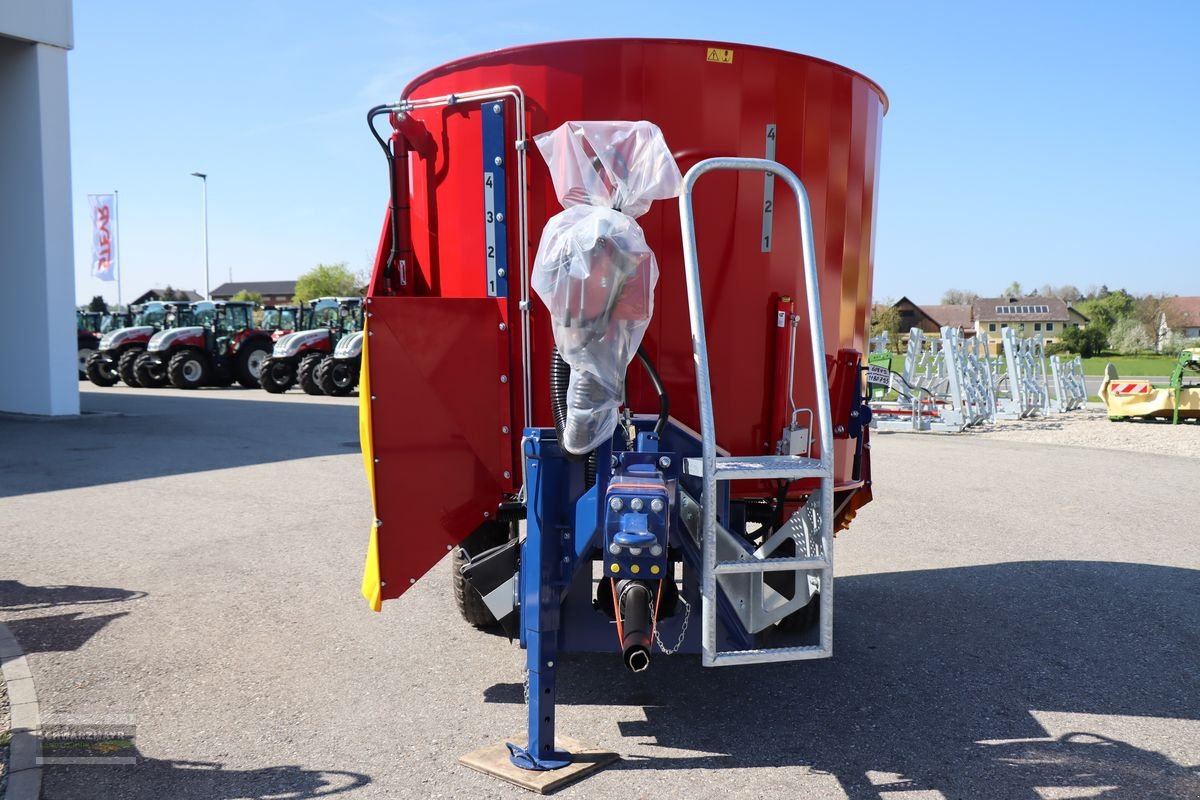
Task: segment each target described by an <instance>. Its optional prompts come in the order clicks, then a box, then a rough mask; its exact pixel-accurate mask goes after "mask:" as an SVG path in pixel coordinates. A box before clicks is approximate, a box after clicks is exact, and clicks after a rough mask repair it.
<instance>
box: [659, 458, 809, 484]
mask: <svg viewBox="0 0 1200 800" xmlns="http://www.w3.org/2000/svg"><path fill="white" fill-rule="evenodd" d="M683 470H684V472H686V473H687V474H688V475H694V476H696V477H703V475H704V459H702V458H685V459H684V460H683ZM830 475H831V473H830V471H829V470H827V469H826V468H825V467H823V466H821V461H820V459H816V458H803V457H801V456H722V457H719V458H717V474H716V479H717V480H719V481H737V480H743V481H752V480H765V479H768V478H792V479H796V478H827V477H829V476H830Z"/></svg>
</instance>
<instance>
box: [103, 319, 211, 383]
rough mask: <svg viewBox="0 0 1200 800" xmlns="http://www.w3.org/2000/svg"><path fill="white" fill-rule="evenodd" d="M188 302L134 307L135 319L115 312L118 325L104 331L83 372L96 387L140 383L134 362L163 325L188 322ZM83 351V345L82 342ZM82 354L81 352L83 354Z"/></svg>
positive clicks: (168, 325) (169, 325)
mask: <svg viewBox="0 0 1200 800" xmlns="http://www.w3.org/2000/svg"><path fill="white" fill-rule="evenodd" d="M188 305H189V304H188V303H157V302H155V303H146V304H145V305H143V306H141V307H137V308H135V309H134V313H133V318H132V319H129V318H128V317H122V316H121V315H114V320H116V322H115V323H114V324H116V325H122V324H124V325H125V327H113V328H111V329H109V330H105V331H103V335H102V336H101V337H100V341H99V342H98V343H97V345H96V351H95V352H93V353H91V354H89V355H88V358H87V363H86V364H85V365H84V371H85V372H86V373H87V378H88V380H90V381H91V382H92V383H94V384H96V385H97V386H112V385H114V384H115V383H116V382H117V381H118V380H122V381H125V383H126V384H128V385H129V386H138V385H139V384H138V382H137V378H136V376H135V375H134V370H133V364H134V361H135V360H136V359H137V357H138V356H139V355H141V353H142V351H143V350H145V349H146V343H147V342H148V341H150V337H151V336H153V335H154V333H155V332H156V331H158V330H161V329H162V328H164V327H171V326H173V325H176V324H186V321H187V319H188V316H187V315H188V313H189V312H188ZM80 348H81V350H82V344H81V345H80ZM81 355H82V353H81Z"/></svg>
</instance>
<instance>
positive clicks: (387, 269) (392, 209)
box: [367, 105, 400, 282]
mask: <svg viewBox="0 0 1200 800" xmlns="http://www.w3.org/2000/svg"><path fill="white" fill-rule="evenodd" d="M391 111H392V109H391V107H390V106H386V105H382V106H375V107H374V108H372V109H371V110H370V111H368V112H367V127H369V128H370V129H371V135H372V136H374V137H375V141H377V142H379V146H380V147H381V148H382V149H383V155H384V157H385V158H386V159H387V165H388V204H389V205H388V211H389V213H388V221H389V222H390V227H391V233H392V250H391V252H390V253H389V254H388V260H387V263H386V264H384V265H383V279H384V281H385V282H390V281H391V279H392V265H393V264H394V263H396V256H397V254H398V253H399V252H400V218H399V216H398V215H397V213H396V206H397V202H396V200H397V198H396V163H395V158H394V156H393V154H392V148H390V147H388V143H387V142H386V141H384V138H383V137H382V136H380V135H379V131H377V130H376V129H375V117H377V116H379V115H380V114H390V113H391Z"/></svg>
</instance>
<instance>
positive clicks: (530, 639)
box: [509, 416, 749, 770]
mask: <svg viewBox="0 0 1200 800" xmlns="http://www.w3.org/2000/svg"><path fill="white" fill-rule="evenodd" d="M633 422H634V425H635V427H636V430H637V436H636V444H635V446H634V449H632V450H630V449H624V447H623V445H622V440H623V437H622V436H621V435H620V433H618V435H617V436H616V437H614V442H613V443H606V444H604V445H602V446H601V447H599V448H597V450H596V464H597V469H596V475H595V483H594V484H593V485H592V486H590V487H589V486H588V485H587V479H586V474H585V473H586V462H585V460H584V459H582V458H579V457H577V456H572V455H568V454H567V453H564V452H563V450H562V448H561V447H560V445H559V442H558V437H557V434H556V432H555V430H554V429H553V428H527V429H525V432H524V436H523V438H522V445H521V451H522V459H523V461H524V466H525V489H526V496H525V507H526V519H525V539H524V540H523V541H522V543H521V551H520V552H521V557H520V572H519V576H518V597H519V601H520V643H521V646H522V647H523V648H525V651H526V659H525V663H526V668H527V670H528V679H529V697H528V734H529V738H528V743H527V744H526V746H525V747H524V748H522V747H519V746H517V745H514V744H509V750H510V753H511V760H512V763H513V764H515V765H516V766H518V767H522V768H524V769H530V770H546V769H557V768H559V767H562V766H565V765H567V764H568V763H570V755H569V754H568V753H566V752H564V751H561V750H558V749H557V748H556V747H555V727H554V721H555V712H554V709H555V704H556V701H557V691H558V685H557V675H556V673H557V669H558V659H559V655H560V653H563V652H614V653H618V654H619V653H620V649H621V648H620V641H619V639H618V636H617V631H616V625H615V623H614V622H613V621H612V620H611V619H609V618H608V617H607V616H606V615H605V614H603V613H601V612H600V611H598V610H597V609H596V608H595V607H594V606H593V598H594V596H595V583H594V581H595V579H594V578H593V575H592V564H593V562H596V561H598V562H600V563H603V553H602V552H601V550H600V548H602V547H603V544H604V542H603V527H604V512H605V509H606V505H605V496H606V494H607V492H608V488H609V483H610V481H611V479H612V475H613V474H614V472H615V471H619V470H624V469H627V468H629V467H631V466H633V465H635V464H641V465H647V464H650V465H654V467H655V469H656V470H657V472H658V474H659V476H660V477H661V478H662V479H663V480H665V481H666V482H667V486H668V487H669V492H670V493H671V495H672V497H671V500H672V502H671V504H670V551H671V552H673V553H674V558H673V561H676V562H678V561H682V562H683V563H684V569H683V575H682V589H681V593H680V594H681V597H683V598H684V600H685V601H686V602H688V603H690V604H692V605H693V606H695V607H697V608H698V606H699V602H700V585H699V564H700V557H699V550H698V548H697V547H696V545H695V544H694V543H693V542H692V541H691V540H690V537H689V536H688V535H687V534H686V533H684V528H683V525H682V523H681V521H680V519H679V503H678V502H677V499H676V498H675V497H674V494H675V489H676V487H679V488H682V489H683V490H685V491H687V492H688V493H689V494H691V495H692V496H693V497H699V492H700V481H699V480H698V479H696V478H693V477H690V476H686V475H684V474H683V473H682V470H681V467H682V464H683V459H684V458H687V457H696V456H698V455H699V454H700V442H699V439H698V437H697V436H696V434H695V433H693V432H692V431H690V430H688V429H686V428H682V427H680V426H677V425H676V424H675V423H674V422H670V423H669V424H668V425H667V427H666V430H664V432H663V433H662V435H661V437H660V436H659V435H658V434H655V433H654V432H653V428H654V423H655V417H652V416H647V417H641V416H638V417H634V420H633ZM614 445H615V446H614ZM728 497H729V496H728V490H727V489H726V488H725V486H724V485H722V486H721V488H720V495H719V497H718V509H719V511H718V515H719V516H720V517H721V518H723V519H728V514H729V500H728ZM603 579H604V578H603V577H602V578H600V580H603ZM666 579H668V580H671V579H675V576H674V575H673V574H672V569H671V568H670V567H668V571H667V575H666ZM722 616H723V618H725V619H728V620H730V621H732V620H733V616H732V612H729V613H728V614H723V615H722ZM684 619H685V615H683V614H679V613H676V614H675V615H674V616H672V617H668V618H666V619H660V620H659V622H658V632H659V634H660V636H661V638H662V639H663V641H666V642H670V643H671V644H672V645H673V644H674V643H675V642H677V641H679V639H680V637H681V635H682V645H681V646H680V647H679V652H681V653H699V652H700V625H699V624H698V622H699V620H698V619H697V620H695V621H696V622H697V624H695V625H691V626H688V627H685V622H684ZM723 627H724V629H725V630H724V631H722V634H721V635H722V639H723V640H725V641H728V642H732V643H736V644H737V645H739V646H742V647H746V646H749V642H748V641H742V639H741V638H740V637H737V635H736V633H734V631H736V630H737V626H736V625H730V624H726V625H724V626H723Z"/></svg>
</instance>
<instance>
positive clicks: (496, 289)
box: [481, 100, 508, 297]
mask: <svg viewBox="0 0 1200 800" xmlns="http://www.w3.org/2000/svg"><path fill="white" fill-rule="evenodd" d="M505 107H506V103H505V101H503V100H489V101H488V102H486V103H484V104H483V106H482V107H481V110H482V112H483V125H482V127H483V231H484V250H485V252H484V260H485V264H486V267H487V276H486V279H487V293H488V297H508V206H507V197H506V191H505V190H506V188H507V187H508V182H507V181H506V180H505V174H506V171H507V170H506V161H507V158H508V156H507V154H506V153H505V150H504V142H505V138H504V111H505Z"/></svg>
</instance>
